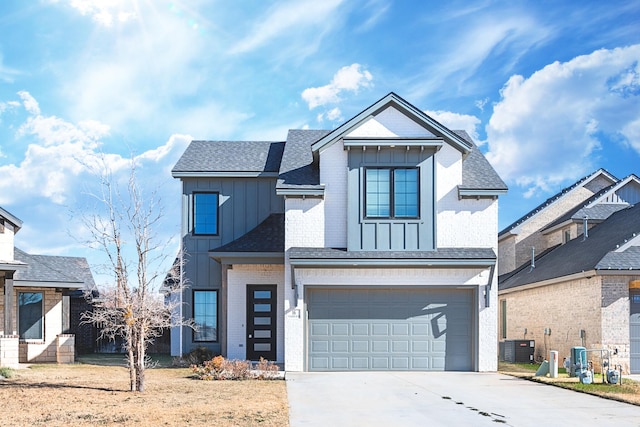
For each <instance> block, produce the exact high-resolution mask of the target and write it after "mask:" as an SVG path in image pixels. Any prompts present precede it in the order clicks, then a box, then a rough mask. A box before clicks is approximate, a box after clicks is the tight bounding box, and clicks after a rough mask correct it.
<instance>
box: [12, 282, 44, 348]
mask: <svg viewBox="0 0 640 427" xmlns="http://www.w3.org/2000/svg"><path fill="white" fill-rule="evenodd" d="M43 300H44V298H43V295H42V292H19V293H18V333H19V334H20V338H22V339H27V340H41V339H43V327H42V313H43V307H42V303H43Z"/></svg>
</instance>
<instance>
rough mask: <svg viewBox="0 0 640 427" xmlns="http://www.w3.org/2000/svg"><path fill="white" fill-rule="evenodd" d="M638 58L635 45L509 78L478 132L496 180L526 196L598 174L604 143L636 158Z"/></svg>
mask: <svg viewBox="0 0 640 427" xmlns="http://www.w3.org/2000/svg"><path fill="white" fill-rule="evenodd" d="M638 58H640V45H634V46H629V47H625V48H617V49H613V50H606V49H602V50H598V51H595V52H593V53H591V54H589V55H583V56H579V57H576V58H574V59H572V60H570V61H568V62H564V63H560V62H555V63H553V64H549V65H547V66H546V67H544V68H543V69H541V70H539V71H537V72H535V73H534V74H532V75H531V76H530V77H529V78H525V77H523V76H519V75H514V76H512V77H511V78H510V79H509V81H508V82H507V83H506V84H505V85H504V87H503V88H502V91H501V98H502V99H501V100H500V101H499V102H498V103H497V104H496V105H495V106H494V110H493V115H492V117H491V119H490V121H489V124H488V125H487V128H486V130H487V140H488V143H489V152H488V153H487V157H488V158H489V160H490V161H491V163H492V164H493V166H494V167H495V168H496V169H497V170H498V172H499V173H500V174H501V176H502V177H503V178H504V179H506V180H507V181H511V182H515V183H516V184H518V185H520V186H523V187H526V188H528V189H529V194H534V193H535V191H536V189H543V190H546V189H548V188H552V187H553V186H554V185H555V184H559V183H562V182H564V181H566V180H573V179H575V178H577V177H579V176H582V175H584V174H586V173H588V172H590V171H592V170H593V169H594V168H597V167H599V165H598V164H597V156H598V151H599V150H601V149H607V150H615V149H616V147H615V146H613V145H607V146H603V144H606V143H607V142H608V141H611V140H620V139H622V140H623V141H624V142H626V143H627V144H629V145H630V146H632V147H634V148H635V149H636V150H638V152H639V153H640V140H639V137H640V135H639V133H640V132H639V131H638V127H639V125H638V117H639V116H640V102H639V99H638V96H640V90H639V86H638V78H637V75H638ZM634 76H635V77H634Z"/></svg>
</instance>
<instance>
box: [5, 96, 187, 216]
mask: <svg viewBox="0 0 640 427" xmlns="http://www.w3.org/2000/svg"><path fill="white" fill-rule="evenodd" d="M20 97H21V98H22V99H23V104H22V107H23V108H24V110H25V111H26V112H27V113H28V117H27V119H26V120H25V121H24V122H23V123H22V124H21V125H20V126H19V127H18V130H17V131H16V137H17V139H18V140H19V141H20V140H24V141H26V142H27V148H26V151H25V153H24V157H23V158H22V160H21V161H20V162H19V163H15V164H5V165H2V166H0V175H2V176H3V180H2V181H1V182H0V205H5V204H16V203H21V202H24V201H27V200H30V199H33V198H34V197H35V198H37V197H42V198H45V199H48V200H49V201H50V202H51V203H53V204H58V205H61V204H67V203H69V202H70V200H73V199H74V198H75V197H77V195H78V194H80V193H81V190H82V186H83V184H84V183H85V182H86V179H87V176H86V174H87V173H88V171H87V165H89V164H91V163H92V162H93V161H94V159H95V157H96V156H104V158H105V159H107V161H108V162H109V164H110V165H111V168H112V169H113V170H114V171H126V170H127V168H128V164H129V161H130V158H129V157H123V156H122V155H120V154H113V153H103V152H102V151H101V150H102V146H103V144H102V139H103V138H106V137H109V136H110V129H109V127H108V126H106V125H104V124H103V123H100V122H98V121H83V122H79V123H72V122H69V121H66V120H64V119H61V118H59V117H56V116H47V115H43V114H41V112H40V109H39V107H38V103H37V101H36V100H35V99H34V98H33V97H32V96H31V94H29V93H28V92H20ZM190 140H191V138H190V137H188V136H179V135H174V136H172V137H171V138H169V140H168V141H167V142H166V143H165V144H164V145H161V146H160V147H157V148H153V149H151V150H148V151H145V152H142V153H140V154H138V155H137V156H136V157H135V160H136V162H138V163H140V165H143V166H144V165H146V168H145V171H147V170H149V172H150V173H149V175H148V176H147V177H148V179H149V180H150V182H157V177H158V176H167V177H169V176H170V175H169V174H165V173H162V174H160V173H159V172H158V169H157V168H161V169H162V170H163V172H166V170H165V169H166V165H169V164H171V165H172V164H173V162H175V159H176V158H177V157H178V156H179V154H180V153H181V152H182V151H183V150H184V148H185V147H186V145H187V144H188V142H189V141H190Z"/></svg>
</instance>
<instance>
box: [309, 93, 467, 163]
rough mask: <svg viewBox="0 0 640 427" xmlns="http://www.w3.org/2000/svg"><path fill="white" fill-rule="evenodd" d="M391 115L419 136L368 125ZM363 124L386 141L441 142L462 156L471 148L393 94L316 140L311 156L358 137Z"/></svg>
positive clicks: (386, 127)
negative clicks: (408, 123)
mask: <svg viewBox="0 0 640 427" xmlns="http://www.w3.org/2000/svg"><path fill="white" fill-rule="evenodd" d="M395 112H398V113H400V114H402V115H404V116H405V117H407V118H409V119H410V120H412V121H413V122H414V123H415V124H416V127H415V128H414V131H415V130H416V129H417V128H420V130H421V132H420V133H421V135H415V134H414V135H404V134H402V132H400V134H398V132H394V129H390V126H384V125H383V124H380V123H377V124H375V125H373V124H372V123H371V122H372V120H374V119H375V118H376V117H378V116H382V115H385V114H395ZM364 124H369V125H373V126H375V127H377V129H378V130H379V131H380V135H379V136H383V137H386V138H398V139H405V138H407V137H413V139H415V137H416V136H418V137H421V138H426V139H434V138H438V139H443V140H444V141H446V142H447V143H449V144H450V145H452V146H453V147H455V148H456V149H458V150H459V151H461V152H462V153H464V154H466V153H468V152H469V151H470V150H471V149H472V148H473V147H472V145H471V144H470V143H469V142H468V141H466V140H465V139H464V138H462V137H461V136H460V135H458V134H456V133H455V132H453V131H452V130H450V129H448V128H447V127H445V126H444V125H442V124H440V123H439V122H437V121H436V120H434V119H433V118H432V117H430V116H428V115H427V114H425V113H424V112H423V111H421V110H420V109H418V108H416V107H415V106H413V105H412V104H410V103H408V102H407V101H405V100H404V99H403V98H401V97H400V96H398V95H396V94H395V93H393V92H390V93H389V94H388V95H386V96H385V97H383V98H381V99H380V100H378V101H377V102H375V103H374V104H372V105H370V106H369V107H368V108H366V109H365V110H363V111H362V112H360V113H359V114H357V115H356V116H354V117H353V118H352V119H350V120H348V121H347V122H345V123H343V124H342V125H341V126H340V127H338V128H336V129H335V130H333V131H331V132H329V133H328V134H327V135H325V136H324V137H322V138H320V139H319V140H318V141H316V142H315V143H314V144H313V145H312V146H311V148H312V150H313V151H314V152H319V151H322V150H324V149H326V148H328V147H330V146H332V145H333V144H334V143H336V142H337V141H338V140H340V139H341V138H344V137H348V136H361V135H358V132H357V129H358V128H360V127H362V126H363V125H364Z"/></svg>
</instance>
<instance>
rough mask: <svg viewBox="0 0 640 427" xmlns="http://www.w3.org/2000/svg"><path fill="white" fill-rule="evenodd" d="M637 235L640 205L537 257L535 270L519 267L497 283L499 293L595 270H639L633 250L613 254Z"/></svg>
mask: <svg viewBox="0 0 640 427" xmlns="http://www.w3.org/2000/svg"><path fill="white" fill-rule="evenodd" d="M638 234H640V203H639V204H636V205H635V206H630V207H627V208H625V209H622V210H619V211H618V212H616V213H614V214H613V215H611V216H610V217H609V218H608V219H606V220H605V221H603V222H602V223H600V224H599V225H597V226H595V227H593V228H592V229H590V230H589V236H588V237H587V238H586V239H584V238H583V237H582V236H580V237H577V238H575V239H573V240H571V241H569V242H567V243H566V244H564V245H561V246H558V247H557V248H556V249H554V250H552V251H550V252H548V253H546V254H545V255H544V256H543V257H540V258H536V260H535V268H533V269H530V268H521V269H520V270H519V272H518V273H516V274H514V275H511V276H508V278H506V280H504V281H501V282H500V284H499V289H500V290H505V289H511V288H515V287H518V286H523V285H527V284H532V283H536V282H541V281H543V280H549V279H554V278H558V277H563V276H568V275H570V274H575V273H580V272H583V271H589V270H594V269H611V268H615V269H620V270H628V269H634V270H639V269H640V256H639V255H640V251H638V250H637V249H635V248H634V247H631V248H628V249H626V250H625V251H622V252H615V251H616V249H618V248H619V246H621V245H623V244H624V243H625V242H626V241H628V240H629V239H631V238H634V237H635V236H637V235H638Z"/></svg>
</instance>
